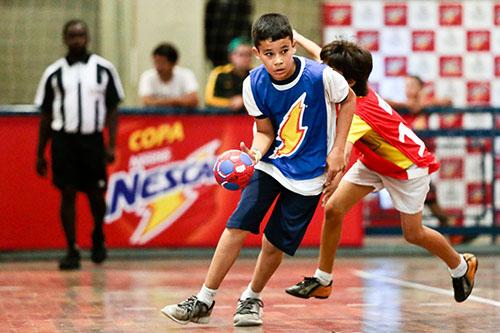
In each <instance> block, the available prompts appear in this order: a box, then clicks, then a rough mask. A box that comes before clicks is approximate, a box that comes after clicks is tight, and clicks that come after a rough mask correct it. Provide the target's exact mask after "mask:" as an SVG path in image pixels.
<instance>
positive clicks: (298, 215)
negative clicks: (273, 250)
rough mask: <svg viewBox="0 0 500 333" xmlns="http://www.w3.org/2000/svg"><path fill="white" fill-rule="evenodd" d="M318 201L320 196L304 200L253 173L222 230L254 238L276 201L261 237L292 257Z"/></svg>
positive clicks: (259, 173)
mask: <svg viewBox="0 0 500 333" xmlns="http://www.w3.org/2000/svg"><path fill="white" fill-rule="evenodd" d="M320 197H321V195H320V194H318V195H314V196H305V195H300V194H298V193H295V192H292V191H290V190H288V189H286V188H285V187H283V185H281V184H280V183H279V182H278V181H276V180H275V179H274V178H273V177H271V176H269V175H268V174H266V173H265V172H262V171H260V170H255V173H254V175H253V176H252V179H251V180H250V183H249V184H248V186H247V187H246V188H245V189H244V190H243V192H242V193H241V199H240V202H239V203H238V207H236V210H235V211H234V212H233V214H232V215H231V217H230V218H229V221H228V222H227V225H226V227H227V228H235V229H241V230H247V231H250V232H252V233H254V234H258V233H259V229H260V224H261V222H262V220H263V219H264V216H265V215H266V213H267V211H268V210H269V208H270V207H271V206H272V204H273V202H274V201H275V199H276V198H278V200H277V201H276V205H275V207H274V209H273V212H272V214H271V217H270V219H269V221H268V222H267V225H266V227H265V229H264V234H265V235H266V238H267V239H268V240H269V242H271V244H273V245H274V246H276V247H277V248H278V249H280V250H281V251H283V252H285V253H286V254H289V255H291V256H293V255H294V254H295V251H296V250H297V248H298V247H299V244H300V242H301V241H302V238H304V234H305V232H306V229H307V226H308V225H309V223H310V222H311V219H312V217H313V215H314V211H315V210H316V207H317V206H318V202H319V198H320Z"/></svg>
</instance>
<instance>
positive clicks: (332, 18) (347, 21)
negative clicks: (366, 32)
mask: <svg viewBox="0 0 500 333" xmlns="http://www.w3.org/2000/svg"><path fill="white" fill-rule="evenodd" d="M324 8H325V14H324V15H325V16H324V20H325V23H326V24H328V25H340V26H348V25H351V24H352V6H350V5H336V4H325V7H324Z"/></svg>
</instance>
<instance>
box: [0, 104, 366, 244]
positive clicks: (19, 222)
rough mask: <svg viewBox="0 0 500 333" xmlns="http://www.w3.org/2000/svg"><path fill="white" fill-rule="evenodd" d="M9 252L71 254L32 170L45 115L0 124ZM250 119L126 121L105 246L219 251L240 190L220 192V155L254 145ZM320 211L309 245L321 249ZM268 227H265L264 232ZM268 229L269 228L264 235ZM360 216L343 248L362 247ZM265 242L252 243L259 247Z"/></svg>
mask: <svg viewBox="0 0 500 333" xmlns="http://www.w3.org/2000/svg"><path fill="white" fill-rule="evenodd" d="M0 119H1V120H0V124H1V125H0V127H1V131H0V133H1V134H0V135H1V138H2V145H1V147H0V156H2V161H3V163H1V164H0V173H1V174H2V175H3V177H4V178H3V180H2V182H1V191H0V209H1V211H2V218H3V227H2V228H1V229H0V230H1V231H0V239H2V241H1V242H0V244H1V246H0V248H1V249H38V248H61V247H64V245H65V242H64V237H63V233H62V228H61V226H60V222H59V197H58V192H57V190H56V189H55V188H54V187H53V186H52V185H51V184H50V182H49V180H47V179H43V178H39V177H37V176H36V174H35V171H34V165H35V150H36V142H37V135H38V117H36V116H4V117H1V118H0ZM251 132H252V119H251V118H250V117H248V116H229V115H228V116H221V115H140V114H137V115H121V117H120V126H119V135H118V148H117V159H116V162H115V163H114V164H113V165H111V166H110V167H109V170H108V171H109V175H110V176H109V183H108V192H107V195H106V200H107V205H108V210H107V213H106V226H105V232H106V236H107V238H106V240H107V244H108V245H109V246H110V247H121V248H123V247H212V246H215V245H216V244H217V240H218V238H219V235H220V234H221V233H222V231H223V230H224V227H225V223H226V221H227V219H228V217H229V216H230V215H231V213H232V211H233V209H234V208H235V207H236V205H237V203H238V200H239V198H240V192H232V191H228V190H225V189H223V188H221V187H220V186H218V185H217V184H216V183H215V181H214V178H213V175H212V166H213V163H214V161H215V157H216V156H217V155H218V154H219V153H221V152H222V151H225V150H227V149H231V148H238V147H239V143H240V141H244V142H246V143H247V145H250V143H251V142H250V141H251V138H252V133H251ZM322 215H323V211H322V209H318V211H317V212H316V215H315V217H314V220H313V222H312V223H311V226H310V228H309V230H308V232H307V234H306V236H305V239H304V241H303V243H302V245H304V246H315V245H318V244H319V235H320V232H321V221H322ZM92 225H93V222H92V218H91V215H90V212H89V208H88V204H87V202H86V199H85V197H84V196H83V195H82V196H79V198H78V206H77V227H78V228H77V230H78V231H77V239H78V243H79V245H80V246H81V247H83V248H87V247H89V246H90V233H91V231H92ZM263 226H265V221H264V222H263V223H262V227H263ZM262 229H263V228H261V230H262ZM362 236H363V232H362V227H361V208H360V206H357V207H356V208H355V209H354V210H353V211H352V212H351V213H350V215H349V217H348V218H347V220H346V222H345V225H344V232H343V237H342V241H341V244H342V245H349V246H360V245H361V243H362ZM259 244H260V236H253V235H252V236H250V237H249V238H248V240H247V242H246V245H249V246H258V245H259Z"/></svg>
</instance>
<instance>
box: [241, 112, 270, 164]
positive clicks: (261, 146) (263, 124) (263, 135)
mask: <svg viewBox="0 0 500 333" xmlns="http://www.w3.org/2000/svg"><path fill="white" fill-rule="evenodd" d="M255 128H256V131H255V133H254V135H253V140H252V145H251V148H250V149H249V148H248V147H247V146H246V145H245V143H244V142H241V143H240V147H241V151H243V152H245V153H247V154H248V155H250V156H251V157H252V159H253V160H254V162H255V164H257V163H258V162H259V161H260V159H261V158H262V155H264V154H265V153H266V152H267V150H268V149H269V147H270V146H271V144H272V143H273V141H274V137H275V133H274V127H273V124H272V123H271V120H270V119H269V118H261V119H259V118H255Z"/></svg>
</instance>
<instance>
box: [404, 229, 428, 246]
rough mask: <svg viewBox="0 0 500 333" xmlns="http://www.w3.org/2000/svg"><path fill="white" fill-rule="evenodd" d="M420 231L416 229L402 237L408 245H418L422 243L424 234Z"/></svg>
mask: <svg viewBox="0 0 500 333" xmlns="http://www.w3.org/2000/svg"><path fill="white" fill-rule="evenodd" d="M422 231H423V230H421V229H416V230H412V231H411V232H405V233H404V234H403V235H404V238H405V240H406V241H407V242H408V243H411V244H416V245H418V244H420V243H422V240H423V239H424V233H423V232H422Z"/></svg>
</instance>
